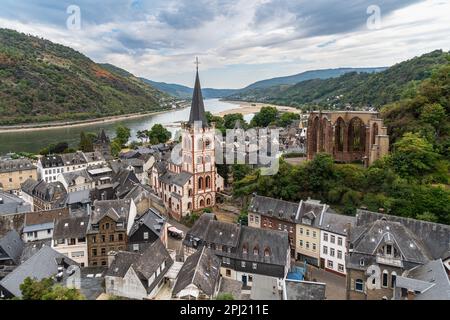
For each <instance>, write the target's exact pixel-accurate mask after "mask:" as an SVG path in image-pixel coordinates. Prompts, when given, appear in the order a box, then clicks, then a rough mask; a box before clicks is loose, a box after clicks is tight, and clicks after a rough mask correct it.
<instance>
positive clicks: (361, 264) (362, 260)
mask: <svg viewBox="0 0 450 320" xmlns="http://www.w3.org/2000/svg"><path fill="white" fill-rule="evenodd" d="M364 264H365V263H364V258H361V259H359V265H360V266H361V267H364Z"/></svg>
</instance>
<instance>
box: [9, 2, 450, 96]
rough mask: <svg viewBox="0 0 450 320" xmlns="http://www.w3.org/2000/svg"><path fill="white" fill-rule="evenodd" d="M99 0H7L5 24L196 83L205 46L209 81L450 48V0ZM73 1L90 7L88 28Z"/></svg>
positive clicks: (246, 79) (380, 61)
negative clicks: (195, 74) (72, 7)
mask: <svg viewBox="0 0 450 320" xmlns="http://www.w3.org/2000/svg"><path fill="white" fill-rule="evenodd" d="M95 2H97V3H94V1H91V0H53V1H50V0H30V1H21V0H0V27H4V28H11V29H15V30H18V31H21V32H25V33H30V34H33V35H38V36H41V37H44V38H47V39H49V40H52V41H54V42H58V43H61V44H64V45H67V46H70V47H72V48H74V49H76V50H78V51H80V52H82V53H84V54H86V55H87V56H89V57H90V58H91V59H93V60H94V61H96V62H108V63H112V64H114V65H117V66H119V67H122V68H124V69H126V70H128V71H130V72H132V73H133V74H135V75H137V76H141V77H146V78H148V79H151V80H155V81H165V82H173V83H180V84H185V85H189V86H192V85H193V80H194V79H193V78H194V74H193V72H194V68H195V66H194V60H195V56H199V59H200V62H201V65H200V70H201V78H202V84H203V87H216V88H240V87H244V86H246V85H248V84H250V83H252V82H254V81H257V80H262V79H266V78H271V77H276V76H284V75H291V74H295V73H299V72H303V71H307V70H313V69H324V68H337V67H369V66H389V65H392V64H395V63H397V62H400V61H403V60H405V59H409V58H412V57H414V56H416V55H420V54H423V53H426V52H429V51H432V50H435V49H444V50H449V49H450V36H449V34H450V15H449V14H448V13H449V12H450V0H369V1H367V0H345V1H343V0H314V1H310V0H147V1H145V0H105V1H101V0H98V1H95ZM71 5H76V6H78V7H79V9H80V16H81V20H80V21H81V23H80V28H77V27H76V26H77V24H76V22H77V21H78V20H76V16H74V15H73V11H70V10H69V11H70V12H69V13H68V8H69V6H71ZM378 12H379V13H380V14H379V19H378ZM73 17H75V20H73V19H72V18H73ZM68 19H69V21H70V22H75V24H72V25H70V24H69V27H68V25H67V21H68Z"/></svg>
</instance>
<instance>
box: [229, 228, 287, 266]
mask: <svg viewBox="0 0 450 320" xmlns="http://www.w3.org/2000/svg"><path fill="white" fill-rule="evenodd" d="M244 247H245V248H246V249H247V254H244V250H243V249H244ZM255 248H257V249H258V254H257V255H255V254H254V249H255ZM266 249H267V250H269V256H267V257H266V256H265V255H264V253H265V250H266ZM288 250H289V236H288V232H287V231H277V230H269V229H258V228H251V227H247V226H242V227H241V232H240V239H239V245H238V248H237V252H236V254H237V256H238V258H239V259H241V260H246V261H253V262H262V263H270V264H276V265H280V266H285V265H286V259H287V252H288Z"/></svg>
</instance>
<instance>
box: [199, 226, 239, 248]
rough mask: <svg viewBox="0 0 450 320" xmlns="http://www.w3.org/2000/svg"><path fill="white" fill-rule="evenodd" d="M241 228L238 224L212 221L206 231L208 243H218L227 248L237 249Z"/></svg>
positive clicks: (205, 239)
mask: <svg viewBox="0 0 450 320" xmlns="http://www.w3.org/2000/svg"><path fill="white" fill-rule="evenodd" d="M240 231H241V228H240V226H239V225H237V224H233V223H227V222H222V221H217V220H211V221H210V222H209V224H208V228H207V230H206V234H205V238H204V239H203V240H204V241H206V243H216V244H221V245H224V246H227V247H236V246H237V244H238V241H239V234H240Z"/></svg>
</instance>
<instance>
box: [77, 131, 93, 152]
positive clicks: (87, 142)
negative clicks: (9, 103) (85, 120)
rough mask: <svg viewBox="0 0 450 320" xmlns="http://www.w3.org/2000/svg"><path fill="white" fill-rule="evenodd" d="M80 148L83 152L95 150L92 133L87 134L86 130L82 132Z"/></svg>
mask: <svg viewBox="0 0 450 320" xmlns="http://www.w3.org/2000/svg"><path fill="white" fill-rule="evenodd" d="M78 147H79V149H80V150H81V151H83V152H92V151H94V146H93V141H92V138H91V136H90V135H88V134H86V133H85V132H84V131H81V133H80V144H79V145H78Z"/></svg>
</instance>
